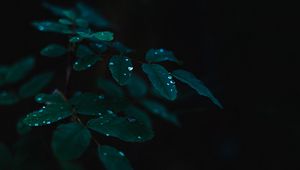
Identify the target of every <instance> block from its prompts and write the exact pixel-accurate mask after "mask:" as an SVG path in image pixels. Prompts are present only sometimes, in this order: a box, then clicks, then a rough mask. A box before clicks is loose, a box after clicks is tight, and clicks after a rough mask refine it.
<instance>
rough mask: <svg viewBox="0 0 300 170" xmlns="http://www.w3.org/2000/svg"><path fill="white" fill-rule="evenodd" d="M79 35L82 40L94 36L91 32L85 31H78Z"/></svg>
mask: <svg viewBox="0 0 300 170" xmlns="http://www.w3.org/2000/svg"><path fill="white" fill-rule="evenodd" d="M77 34H78V35H79V36H80V37H81V38H92V37H93V36H92V34H91V33H90V32H84V31H77Z"/></svg>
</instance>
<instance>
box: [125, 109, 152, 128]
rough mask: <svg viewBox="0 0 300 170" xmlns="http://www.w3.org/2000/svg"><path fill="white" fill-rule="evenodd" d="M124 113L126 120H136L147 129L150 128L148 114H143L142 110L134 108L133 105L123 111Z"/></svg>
mask: <svg viewBox="0 0 300 170" xmlns="http://www.w3.org/2000/svg"><path fill="white" fill-rule="evenodd" d="M124 113H125V115H126V116H127V118H128V119H131V120H135V119H136V120H137V121H139V122H140V123H142V124H144V125H146V126H147V127H149V128H151V127H152V123H151V119H150V117H149V116H148V114H147V113H146V112H144V111H143V110H141V109H139V108H138V107H135V106H133V105H131V106H128V107H127V108H126V109H125V110H124Z"/></svg>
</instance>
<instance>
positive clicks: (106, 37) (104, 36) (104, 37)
mask: <svg viewBox="0 0 300 170" xmlns="http://www.w3.org/2000/svg"><path fill="white" fill-rule="evenodd" d="M93 37H95V38H97V39H98V40H100V41H112V40H113V39H114V34H113V33H112V32H109V31H103V32H96V33H93Z"/></svg>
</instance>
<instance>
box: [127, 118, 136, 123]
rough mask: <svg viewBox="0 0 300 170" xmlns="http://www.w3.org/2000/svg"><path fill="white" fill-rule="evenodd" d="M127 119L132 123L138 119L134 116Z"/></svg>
mask: <svg viewBox="0 0 300 170" xmlns="http://www.w3.org/2000/svg"><path fill="white" fill-rule="evenodd" d="M127 120H128V122H131V123H133V122H135V121H136V119H135V118H133V117H128V118H127Z"/></svg>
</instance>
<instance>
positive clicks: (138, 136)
mask: <svg viewBox="0 0 300 170" xmlns="http://www.w3.org/2000/svg"><path fill="white" fill-rule="evenodd" d="M87 126H88V127H89V128H90V129H92V130H95V131H97V132H99V133H102V134H104V135H106V136H113V137H116V138H119V139H121V140H123V141H126V142H144V141H147V140H150V139H152V137H153V131H152V129H151V128H149V127H147V126H146V125H144V124H142V123H140V122H139V121H137V120H135V119H132V118H131V117H118V116H117V115H115V114H114V113H112V112H109V113H107V114H103V115H101V116H100V117H99V118H98V119H92V120H90V121H88V124H87Z"/></svg>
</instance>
